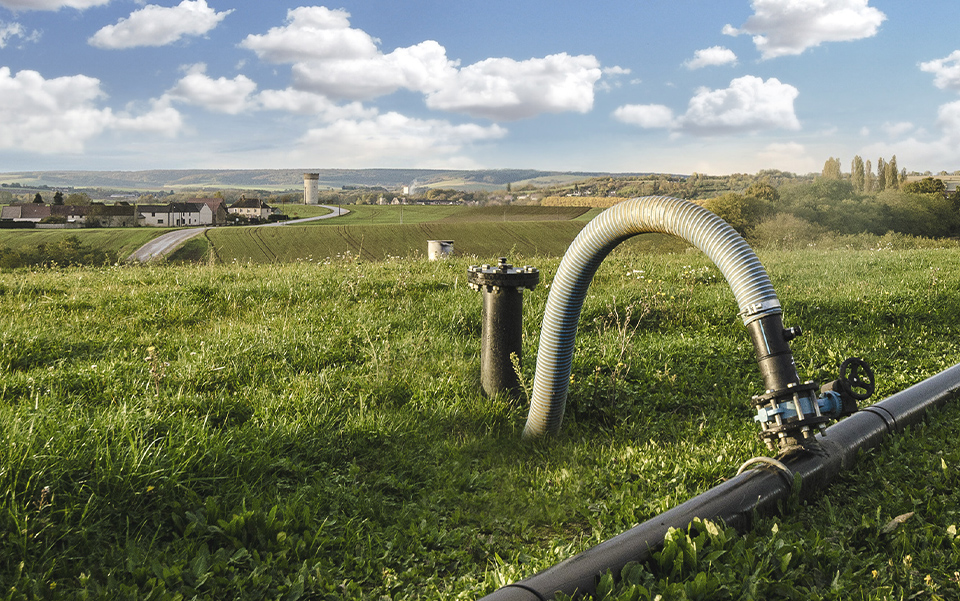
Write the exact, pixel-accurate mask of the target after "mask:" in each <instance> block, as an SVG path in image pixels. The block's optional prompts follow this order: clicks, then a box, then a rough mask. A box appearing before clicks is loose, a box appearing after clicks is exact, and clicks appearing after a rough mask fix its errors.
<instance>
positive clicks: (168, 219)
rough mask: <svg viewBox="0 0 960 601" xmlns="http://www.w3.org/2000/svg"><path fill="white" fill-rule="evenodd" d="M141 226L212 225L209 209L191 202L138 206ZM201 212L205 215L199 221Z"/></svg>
mask: <svg viewBox="0 0 960 601" xmlns="http://www.w3.org/2000/svg"><path fill="white" fill-rule="evenodd" d="M137 210H138V211H139V212H140V215H141V216H143V225H146V226H150V227H184V226H192V225H209V224H211V223H212V217H211V215H210V207H208V206H207V205H203V204H200V203H193V202H171V203H167V204H165V205H139V206H138V207H137ZM201 212H204V213H206V215H204V217H205V218H204V219H201Z"/></svg>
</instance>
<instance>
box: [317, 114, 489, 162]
mask: <svg viewBox="0 0 960 601" xmlns="http://www.w3.org/2000/svg"><path fill="white" fill-rule="evenodd" d="M506 133H507V132H506V130H505V129H503V128H502V127H500V126H498V125H490V126H488V127H483V126H480V125H476V124H464V125H454V124H451V123H449V122H448V121H442V120H436V119H427V120H424V119H413V118H410V117H407V116H404V115H401V114H399V113H394V112H390V113H385V114H382V115H378V116H376V117H374V118H370V119H343V120H339V121H336V122H334V123H331V124H330V125H327V126H325V127H321V128H316V129H312V130H310V131H309V132H308V133H307V134H306V135H305V136H304V137H303V138H302V139H301V140H300V141H299V143H298V146H299V147H300V148H301V149H305V151H306V154H307V156H310V157H313V160H314V161H317V160H321V159H322V161H323V162H326V163H329V164H334V165H337V166H338V167H360V166H369V165H383V164H390V165H391V166H397V167H399V166H440V165H464V166H465V165H467V164H469V163H471V161H469V159H466V158H465V157H463V156H461V155H460V154H459V153H461V151H462V150H463V149H464V148H465V147H466V146H469V145H471V144H474V143H478V142H485V141H489V140H495V139H499V138H502V137H503V136H505V135H506ZM398 161H399V162H398Z"/></svg>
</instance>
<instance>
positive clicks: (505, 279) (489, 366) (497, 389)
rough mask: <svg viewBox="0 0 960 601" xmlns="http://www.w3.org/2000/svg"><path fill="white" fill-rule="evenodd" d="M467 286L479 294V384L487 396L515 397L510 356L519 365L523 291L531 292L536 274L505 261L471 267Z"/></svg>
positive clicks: (516, 385)
mask: <svg viewBox="0 0 960 601" xmlns="http://www.w3.org/2000/svg"><path fill="white" fill-rule="evenodd" d="M467 272H468V273H467V281H468V282H469V283H470V287H471V288H473V289H474V290H478V291H480V292H481V293H482V294H483V331H482V333H481V337H482V345H481V347H480V385H481V386H482V387H483V391H484V392H485V393H486V394H487V396H491V397H493V396H496V395H498V394H500V393H503V392H506V393H508V394H509V395H511V396H514V397H515V396H518V393H519V392H520V379H519V377H518V376H517V372H516V370H514V367H513V360H512V359H511V355H516V358H517V359H516V361H517V364H518V365H519V364H520V360H521V359H522V352H523V289H524V288H526V289H527V290H533V289H534V288H535V287H536V285H537V283H539V281H540V272H539V271H537V269H535V268H533V267H530V266H529V265H527V266H524V267H522V268H519V269H514V267H513V265H510V264H508V263H507V259H506V258H504V257H501V258H500V262H499V263H498V264H497V265H496V266H490V265H482V266H477V265H471V266H470V268H469V269H468V270H467Z"/></svg>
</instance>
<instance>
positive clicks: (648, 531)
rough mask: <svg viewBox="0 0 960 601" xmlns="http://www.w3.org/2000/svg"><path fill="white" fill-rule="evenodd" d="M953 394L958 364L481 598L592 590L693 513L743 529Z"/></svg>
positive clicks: (514, 599)
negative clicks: (775, 460)
mask: <svg viewBox="0 0 960 601" xmlns="http://www.w3.org/2000/svg"><path fill="white" fill-rule="evenodd" d="M958 394H960V364H958V365H954V366H953V367H951V368H949V369H947V370H945V371H942V372H940V373H939V374H937V375H935V376H933V377H931V378H928V379H926V380H923V381H922V382H920V383H919V384H916V385H914V386H912V387H910V388H908V389H906V390H904V391H902V392H898V393H897V394H894V395H893V396H890V397H888V398H886V399H884V400H883V401H880V402H879V403H876V404H874V405H871V406H869V407H866V408H864V409H861V410H860V411H859V412H857V413H854V414H853V415H851V416H850V417H848V418H846V419H844V420H841V421H839V422H837V423H836V424H834V425H832V426H830V427H829V428H826V429H825V430H824V431H822V432H821V433H820V434H817V435H816V444H811V445H807V446H806V447H804V449H803V450H802V451H799V452H797V453H794V454H790V455H788V456H787V457H785V458H781V464H782V467H774V466H769V465H767V464H763V465H762V466H761V467H760V468H759V469H751V470H747V471H744V472H743V473H741V474H739V475H737V476H736V477H734V478H731V479H730V480H728V481H726V482H724V483H723V484H721V485H719V486H717V487H714V488H712V489H710V490H708V491H707V492H705V493H703V494H701V495H699V496H697V497H694V498H693V499H690V500H689V501H687V502H686V503H683V504H682V505H678V506H677V507H674V508H673V509H671V510H669V511H667V512H665V513H662V514H660V515H658V516H657V517H655V518H653V519H651V520H648V521H646V522H644V523H642V524H640V525H639V526H636V527H634V528H632V529H630V530H628V531H626V532H624V533H623V534H620V535H619V536H615V537H614V538H612V539H610V540H608V541H605V542H603V543H601V544H599V545H597V546H596V547H593V548H592V549H588V550H586V551H584V552H583V553H580V554H579V555H575V556H574V557H571V558H570V559H567V560H566V561H563V562H561V563H558V564H557V565H555V566H553V567H552V568H549V569H547V570H545V571H543V572H541V573H539V574H536V575H535V576H531V577H530V578H527V579H525V580H522V581H520V582H517V583H514V584H511V585H508V586H505V587H503V588H501V589H499V590H497V591H494V592H493V593H491V594H489V595H487V596H485V597H483V600H484V601H543V600H545V599H552V598H553V597H554V595H555V594H556V593H558V592H562V593H565V594H567V595H577V594H588V593H593V592H595V591H596V585H597V581H598V580H599V578H600V576H602V575H603V574H605V573H606V572H607V570H611V571H612V572H613V573H614V574H615V575H616V574H619V573H620V570H621V569H622V568H623V566H625V565H626V564H627V563H629V562H631V561H643V560H644V559H646V558H648V557H649V556H650V555H651V553H653V552H654V551H656V550H657V549H658V548H659V547H660V546H661V545H662V544H663V538H664V536H665V535H666V533H667V530H668V529H670V528H686V527H687V526H688V525H689V524H690V523H691V522H692V521H693V519H694V518H701V519H709V520H722V521H723V522H725V523H726V524H728V525H730V526H733V527H735V528H738V529H744V528H746V527H748V526H749V524H750V519H751V516H752V515H753V514H754V512H759V513H765V514H769V513H773V512H774V511H775V510H776V507H777V502H778V501H780V500H783V499H786V498H787V497H789V496H790V494H791V492H792V489H793V485H794V476H797V477H798V478H799V480H800V483H801V487H800V493H801V496H803V497H809V496H812V495H813V493H815V492H816V491H818V490H819V489H821V488H823V487H824V486H826V485H827V484H828V483H829V482H830V481H832V480H833V479H834V478H835V477H836V476H837V474H839V473H840V472H841V471H843V470H845V469H849V468H850V467H851V466H853V464H854V463H855V462H856V459H857V453H858V452H859V451H861V450H867V449H872V448H874V447H877V446H879V445H880V444H881V442H882V441H883V439H884V438H885V437H886V436H887V435H888V434H895V433H897V432H901V431H902V430H903V429H904V428H906V427H907V426H910V425H912V424H916V423H917V422H919V421H920V420H921V419H922V418H923V416H924V414H925V413H926V412H927V411H928V410H929V409H931V408H933V407H937V406H940V405H942V404H943V403H945V402H947V401H948V400H950V399H953V398H956V397H957V396H958ZM784 468H786V469H784Z"/></svg>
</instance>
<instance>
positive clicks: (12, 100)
mask: <svg viewBox="0 0 960 601" xmlns="http://www.w3.org/2000/svg"><path fill="white" fill-rule="evenodd" d="M104 97H105V94H104V93H103V91H102V90H101V89H100V80H98V79H95V78H93V77H88V76H86V75H72V76H67V77H57V78H54V79H44V78H43V76H42V75H40V73H37V72H36V71H28V70H24V71H19V72H18V73H17V74H16V75H13V74H12V73H11V71H10V69H9V68H8V67H0V148H4V149H11V148H18V149H23V150H27V151H31V152H37V153H41V154H56V153H78V152H81V151H82V150H83V148H84V145H85V144H86V142H88V141H89V140H91V139H92V138H94V137H96V136H98V135H100V134H102V133H103V132H104V131H106V130H109V129H125V130H136V131H141V132H152V133H165V134H173V133H176V131H177V130H178V129H179V127H180V119H179V113H176V111H174V110H172V109H170V107H169V106H166V105H164V104H163V103H162V102H158V103H156V104H155V105H154V106H153V107H152V108H151V110H150V111H149V112H147V113H145V114H142V115H140V116H132V115H129V114H126V113H123V114H119V115H117V114H114V112H113V111H112V110H111V109H110V108H99V107H98V106H96V102H97V101H98V100H100V99H102V98H104Z"/></svg>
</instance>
